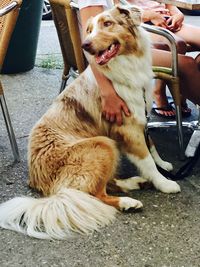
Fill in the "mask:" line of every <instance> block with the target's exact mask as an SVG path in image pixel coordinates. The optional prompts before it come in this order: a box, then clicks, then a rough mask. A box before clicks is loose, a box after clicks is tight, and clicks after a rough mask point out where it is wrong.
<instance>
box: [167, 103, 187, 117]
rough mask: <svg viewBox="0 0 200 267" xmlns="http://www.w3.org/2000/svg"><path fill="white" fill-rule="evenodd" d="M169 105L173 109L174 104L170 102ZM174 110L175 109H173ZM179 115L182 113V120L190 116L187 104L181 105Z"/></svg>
mask: <svg viewBox="0 0 200 267" xmlns="http://www.w3.org/2000/svg"><path fill="white" fill-rule="evenodd" d="M169 104H170V105H172V106H173V107H174V102H170V103H169ZM174 109H175V107H174ZM181 113H182V117H183V118H188V117H190V116H191V113H192V110H191V108H189V107H188V104H187V103H185V104H181Z"/></svg>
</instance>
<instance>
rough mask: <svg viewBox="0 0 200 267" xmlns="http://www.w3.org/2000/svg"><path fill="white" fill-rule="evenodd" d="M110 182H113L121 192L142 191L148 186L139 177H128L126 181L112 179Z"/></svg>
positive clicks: (145, 181)
mask: <svg viewBox="0 0 200 267" xmlns="http://www.w3.org/2000/svg"><path fill="white" fill-rule="evenodd" d="M111 182H113V183H114V185H115V186H116V187H118V188H120V190H121V191H122V192H129V191H131V190H137V189H142V188H144V187H146V186H148V185H150V183H149V182H148V181H147V180H146V179H144V178H142V177H140V176H135V177H130V178H127V179H113V181H111ZM147 184H148V185H147Z"/></svg>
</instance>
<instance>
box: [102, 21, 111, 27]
mask: <svg viewBox="0 0 200 267" xmlns="http://www.w3.org/2000/svg"><path fill="white" fill-rule="evenodd" d="M112 24H113V23H112V21H110V20H108V21H104V23H103V25H104V27H109V26H111V25H112Z"/></svg>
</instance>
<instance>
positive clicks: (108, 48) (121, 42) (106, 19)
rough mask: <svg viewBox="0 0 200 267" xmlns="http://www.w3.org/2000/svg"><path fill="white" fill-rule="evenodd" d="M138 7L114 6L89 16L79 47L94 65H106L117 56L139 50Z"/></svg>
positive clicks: (139, 21)
mask: <svg viewBox="0 0 200 267" xmlns="http://www.w3.org/2000/svg"><path fill="white" fill-rule="evenodd" d="M140 23H141V12H140V9H139V8H137V7H135V6H131V7H130V8H127V7H122V6H116V7H114V8H113V9H111V10H108V11H104V12H103V13H101V14H99V15H97V16H96V17H92V18H91V19H89V21H88V24H87V28H86V38H85V41H84V42H83V44H82V48H83V49H84V50H85V51H87V52H88V53H89V54H90V55H91V56H93V59H95V62H96V63H97V64H98V65H106V64H107V63H108V62H109V61H110V60H111V59H113V58H115V57H116V56H118V55H123V54H124V55H127V54H131V53H135V54H137V53H141V51H140V49H139V46H138V26H139V25H140Z"/></svg>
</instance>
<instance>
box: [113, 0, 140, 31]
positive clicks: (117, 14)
mask: <svg viewBox="0 0 200 267" xmlns="http://www.w3.org/2000/svg"><path fill="white" fill-rule="evenodd" d="M113 17H114V18H115V19H116V20H117V21H118V22H119V23H120V24H127V25H128V26H129V27H130V28H131V27H133V28H134V27H135V26H139V25H140V24H141V9H140V8H138V7H137V6H134V5H130V6H121V5H116V6H115V7H114V8H113Z"/></svg>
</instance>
